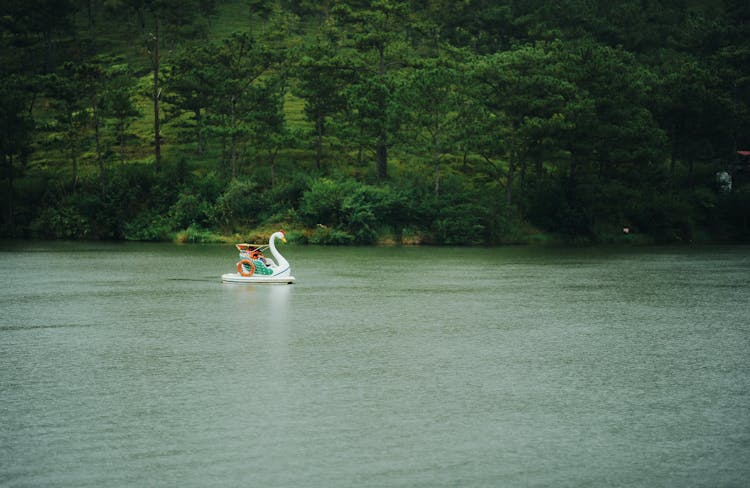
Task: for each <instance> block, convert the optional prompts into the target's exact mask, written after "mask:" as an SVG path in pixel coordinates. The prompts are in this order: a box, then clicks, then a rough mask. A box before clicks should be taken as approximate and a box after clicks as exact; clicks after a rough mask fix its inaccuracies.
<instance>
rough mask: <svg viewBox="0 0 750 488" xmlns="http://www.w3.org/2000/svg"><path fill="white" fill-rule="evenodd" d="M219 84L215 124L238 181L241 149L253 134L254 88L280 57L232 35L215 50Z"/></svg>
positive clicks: (214, 102)
mask: <svg viewBox="0 0 750 488" xmlns="http://www.w3.org/2000/svg"><path fill="white" fill-rule="evenodd" d="M214 53H215V55H214V59H215V66H216V75H217V77H218V78H217V80H220V81H218V83H217V84H216V85H215V90H214V93H213V96H212V103H211V108H212V112H213V114H212V120H213V123H214V124H215V130H216V131H218V132H219V134H220V135H221V136H222V139H223V140H224V141H228V143H229V147H228V148H226V144H225V145H224V147H225V150H224V151H223V159H224V161H225V162H228V163H229V166H230V173H231V176H232V178H236V177H237V168H238V157H239V149H240V145H241V144H242V143H243V142H244V141H245V140H246V138H247V136H248V134H249V133H250V130H251V127H250V125H249V119H248V115H249V113H250V111H251V110H252V102H253V94H254V88H255V87H254V84H257V83H258V82H259V80H260V79H261V77H262V76H263V75H265V74H266V73H267V72H268V71H269V70H270V68H271V67H272V66H273V65H274V64H275V62H276V61H277V56H275V55H274V53H272V52H271V51H270V50H268V49H267V48H266V47H265V45H264V44H263V43H261V42H258V41H257V40H256V39H255V38H253V37H251V36H250V35H249V34H238V33H235V34H232V35H231V36H230V37H229V38H227V39H225V40H224V41H223V42H222V43H221V44H220V45H218V46H215V51H214Z"/></svg>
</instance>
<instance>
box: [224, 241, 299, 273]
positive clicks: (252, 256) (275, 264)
mask: <svg viewBox="0 0 750 488" xmlns="http://www.w3.org/2000/svg"><path fill="white" fill-rule="evenodd" d="M276 239H281V241H282V242H286V234H285V233H284V231H283V230H280V231H279V232H274V233H273V234H271V237H270V238H269V239H268V245H267V246H265V245H260V244H244V243H243V244H237V245H236V246H237V249H238V250H239V251H240V260H239V261H238V262H237V272H236V273H226V274H223V275H221V281H223V282H226V283H279V284H292V283H294V281H295V278H294V276H292V267H291V266H290V265H289V261H287V260H286V259H284V256H282V255H281V253H280V252H279V251H278V249H276V244H275V242H274V241H275V240H276ZM266 249H268V250H270V251H271V256H273V260H271V259H268V258H266V257H265V256H264V255H263V251H264V250H266Z"/></svg>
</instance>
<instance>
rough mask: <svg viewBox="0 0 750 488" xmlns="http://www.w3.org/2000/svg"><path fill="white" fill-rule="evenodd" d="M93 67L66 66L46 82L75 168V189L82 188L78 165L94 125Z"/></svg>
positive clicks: (73, 174) (69, 64)
mask: <svg viewBox="0 0 750 488" xmlns="http://www.w3.org/2000/svg"><path fill="white" fill-rule="evenodd" d="M89 67H90V66H89V65H80V64H74V63H66V64H65V66H64V67H63V69H62V71H61V72H60V73H59V74H58V73H56V74H53V75H50V76H49V77H48V78H47V80H46V86H47V90H46V91H47V94H48V95H49V96H50V97H51V103H50V105H51V107H52V108H53V110H54V111H55V115H56V117H55V119H56V127H58V128H59V129H60V132H61V133H62V141H63V147H64V148H65V149H66V150H67V152H68V157H69V158H70V161H71V166H72V178H71V184H72V187H73V188H74V189H75V187H76V186H77V185H78V165H79V158H80V154H81V152H82V151H83V139H84V137H85V136H86V133H87V131H88V129H89V126H90V123H91V118H92V117H91V116H92V111H91V110H90V109H91V106H90V103H89V94H90V92H91V90H92V87H91V85H92V79H91V77H90V74H91V72H90V71H89Z"/></svg>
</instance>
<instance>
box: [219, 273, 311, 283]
mask: <svg viewBox="0 0 750 488" xmlns="http://www.w3.org/2000/svg"><path fill="white" fill-rule="evenodd" d="M221 281H223V282H224V283H245V284H253V283H268V284H276V285H291V284H292V283H294V282H295V281H296V280H295V278H294V276H258V275H254V276H242V275H241V274H239V273H226V274H223V275H221Z"/></svg>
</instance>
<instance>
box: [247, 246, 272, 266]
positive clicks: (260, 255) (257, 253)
mask: <svg viewBox="0 0 750 488" xmlns="http://www.w3.org/2000/svg"><path fill="white" fill-rule="evenodd" d="M250 258H251V259H253V260H256V261H260V262H262V263H263V264H264V265H265V266H266V268H267V267H269V262H268V260H267V259H266V257H265V256H264V255H263V252H261V250H260V249H255V250H253V252H251V253H250Z"/></svg>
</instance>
